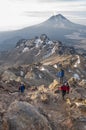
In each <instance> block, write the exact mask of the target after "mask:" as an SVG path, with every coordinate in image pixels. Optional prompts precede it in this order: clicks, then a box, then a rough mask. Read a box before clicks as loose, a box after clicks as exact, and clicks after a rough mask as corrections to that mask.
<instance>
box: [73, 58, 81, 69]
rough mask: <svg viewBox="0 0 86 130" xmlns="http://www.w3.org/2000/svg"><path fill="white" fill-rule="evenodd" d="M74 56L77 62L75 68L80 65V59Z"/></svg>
mask: <svg viewBox="0 0 86 130" xmlns="http://www.w3.org/2000/svg"><path fill="white" fill-rule="evenodd" d="M76 56H77V61H76V63H75V65H74V67H75V68H76V67H77V66H78V64H80V57H79V56H78V55H76Z"/></svg>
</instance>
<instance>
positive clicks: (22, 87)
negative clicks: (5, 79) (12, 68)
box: [19, 85, 25, 93]
mask: <svg viewBox="0 0 86 130" xmlns="http://www.w3.org/2000/svg"><path fill="white" fill-rule="evenodd" d="M19 90H20V91H21V92H22V93H23V92H24V90H25V86H24V85H21V86H20V87H19Z"/></svg>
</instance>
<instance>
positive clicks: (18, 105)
mask: <svg viewBox="0 0 86 130" xmlns="http://www.w3.org/2000/svg"><path fill="white" fill-rule="evenodd" d="M3 128H4V130H52V129H51V127H50V125H49V122H48V120H47V119H46V118H45V117H44V116H43V115H41V114H40V113H39V112H38V110H37V109H36V108H35V107H33V106H32V105H30V104H29V103H27V102H21V101H15V102H13V103H12V104H11V105H10V107H9V109H8V111H7V113H6V115H5V119H4V122H3Z"/></svg>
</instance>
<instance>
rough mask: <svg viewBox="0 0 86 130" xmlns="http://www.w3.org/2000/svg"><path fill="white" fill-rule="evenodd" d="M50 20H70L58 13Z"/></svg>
mask: <svg viewBox="0 0 86 130" xmlns="http://www.w3.org/2000/svg"><path fill="white" fill-rule="evenodd" d="M48 20H57V21H60V22H62V21H63V20H65V21H69V20H68V19H67V18H65V17H64V16H63V15H61V14H58V15H53V16H52V17H50V18H49V19H48Z"/></svg>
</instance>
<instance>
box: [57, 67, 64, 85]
mask: <svg viewBox="0 0 86 130" xmlns="http://www.w3.org/2000/svg"><path fill="white" fill-rule="evenodd" d="M57 76H58V77H59V82H60V84H62V83H63V79H64V70H63V69H62V68H61V69H60V71H59V72H58V73H57Z"/></svg>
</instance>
